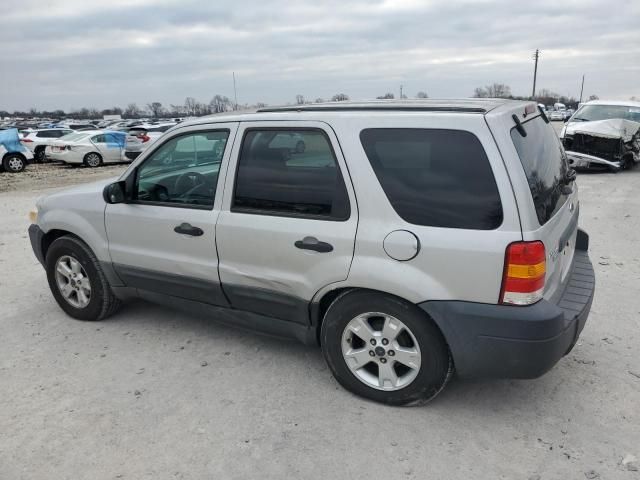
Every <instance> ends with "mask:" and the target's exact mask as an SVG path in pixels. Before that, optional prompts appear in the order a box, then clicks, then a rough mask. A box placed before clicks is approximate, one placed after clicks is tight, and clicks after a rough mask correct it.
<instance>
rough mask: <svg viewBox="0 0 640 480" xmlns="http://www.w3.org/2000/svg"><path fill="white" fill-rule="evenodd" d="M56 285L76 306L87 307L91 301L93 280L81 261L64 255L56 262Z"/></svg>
mask: <svg viewBox="0 0 640 480" xmlns="http://www.w3.org/2000/svg"><path fill="white" fill-rule="evenodd" d="M56 285H57V287H58V290H59V291H60V294H61V295H62V297H63V298H64V299H65V300H66V301H67V303H69V305H71V306H72V307H75V308H85V307H86V306H87V305H89V302H90V301H91V282H90V281H89V277H88V275H87V272H86V271H85V269H84V268H83V267H82V265H81V264H80V262H79V261H78V260H76V259H75V258H73V257H70V256H69V255H64V256H62V257H60V258H59V259H58V261H57V262H56Z"/></svg>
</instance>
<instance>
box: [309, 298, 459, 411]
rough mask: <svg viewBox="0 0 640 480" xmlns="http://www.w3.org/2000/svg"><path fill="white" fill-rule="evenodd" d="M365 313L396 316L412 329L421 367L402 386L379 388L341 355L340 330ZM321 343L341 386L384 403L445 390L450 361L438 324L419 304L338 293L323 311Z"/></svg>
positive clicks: (411, 401) (409, 401)
mask: <svg viewBox="0 0 640 480" xmlns="http://www.w3.org/2000/svg"><path fill="white" fill-rule="evenodd" d="M366 312H379V313H384V314H387V315H391V316H393V317H395V318H396V319H398V320H400V321H401V322H402V323H404V324H405V325H406V326H407V327H408V328H409V329H410V330H411V333H412V334H413V336H414V337H415V339H416V340H417V343H418V346H419V349H420V358H421V366H420V369H419V370H418V373H417V375H416V376H415V378H414V380H413V381H411V383H409V384H408V385H406V386H405V387H403V388H400V389H398V390H394V391H384V390H378V389H376V388H373V387H371V386H369V385H367V384H366V383H365V382H364V381H362V380H360V379H359V378H358V377H356V375H355V374H354V373H352V371H351V370H350V368H349V367H348V366H347V363H346V361H345V359H344V357H343V354H342V339H343V332H344V330H345V328H346V327H347V325H348V323H349V322H350V321H351V320H352V319H354V318H355V317H358V316H360V315H362V314H364V313H366ZM320 342H321V345H322V352H323V354H324V357H325V360H326V361H327V364H328V365H329V368H330V369H331V371H332V372H333V375H334V376H335V378H336V380H338V382H339V383H340V384H341V385H342V386H343V387H344V388H346V389H347V390H349V391H350V392H352V393H355V394H356V395H359V396H361V397H365V398H368V399H370V400H374V401H376V402H381V403H385V404H387V405H396V406H411V405H421V404H424V403H426V402H428V401H429V400H432V399H433V398H435V397H436V395H438V394H439V393H440V392H441V391H442V390H443V389H444V387H445V385H446V384H447V382H448V381H449V379H450V378H451V376H452V374H453V360H452V358H451V354H450V352H449V348H448V346H447V344H446V341H445V339H444V337H443V336H442V333H441V332H440V330H439V329H438V328H437V326H436V325H435V324H434V323H433V321H432V320H431V319H430V318H429V317H428V316H427V315H426V314H425V313H424V312H423V311H422V310H420V309H419V308H418V307H416V306H415V305H412V304H410V303H408V302H405V301H404V300H402V299H400V298H397V297H394V296H391V295H385V294H382V293H378V292H372V291H370V290H355V291H351V292H346V293H345V294H342V295H340V296H338V298H336V300H334V302H333V303H332V304H331V306H330V307H329V308H328V310H327V313H326V314H325V317H324V320H323V323H322V327H321V331H320ZM389 358H390V359H391V357H389Z"/></svg>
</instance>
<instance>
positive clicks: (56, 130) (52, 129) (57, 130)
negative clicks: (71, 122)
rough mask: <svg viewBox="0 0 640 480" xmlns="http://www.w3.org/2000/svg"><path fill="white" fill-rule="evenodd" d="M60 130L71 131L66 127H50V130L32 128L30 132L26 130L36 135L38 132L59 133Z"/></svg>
mask: <svg viewBox="0 0 640 480" xmlns="http://www.w3.org/2000/svg"><path fill="white" fill-rule="evenodd" d="M60 130H72V129H71V128H68V127H50V128H34V129H32V130H28V132H29V133H38V132H51V131H54V132H59V131H60Z"/></svg>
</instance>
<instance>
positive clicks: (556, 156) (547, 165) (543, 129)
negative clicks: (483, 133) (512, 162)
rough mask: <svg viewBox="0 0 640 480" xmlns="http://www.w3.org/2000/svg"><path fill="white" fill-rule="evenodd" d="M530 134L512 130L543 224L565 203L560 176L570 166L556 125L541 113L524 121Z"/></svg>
mask: <svg viewBox="0 0 640 480" xmlns="http://www.w3.org/2000/svg"><path fill="white" fill-rule="evenodd" d="M522 126H523V127H524V129H525V131H526V132H527V136H526V137H523V136H522V135H521V134H520V133H519V132H518V130H516V128H513V129H511V140H512V141H513V144H514V145H515V147H516V150H517V151H518V156H519V157H520V162H522V167H523V168H524V173H525V175H526V176H527V182H528V183H529V189H530V190H531V197H532V199H533V204H534V206H535V208H536V215H537V217H538V222H539V223H540V225H544V224H545V223H547V221H548V220H549V219H550V218H551V217H553V215H554V214H555V213H556V212H557V211H558V209H560V207H561V206H562V205H563V204H564V202H565V201H566V199H567V197H566V195H563V194H562V184H561V179H562V178H564V177H565V175H566V173H567V169H568V165H567V162H566V159H565V154H564V150H563V148H562V145H561V144H560V140H558V136H557V135H556V133H555V132H554V130H553V127H552V126H551V125H549V124H547V123H546V122H545V121H544V120H542V117H540V116H538V117H535V118H533V119H531V120H528V121H526V122H524V123H523V124H522Z"/></svg>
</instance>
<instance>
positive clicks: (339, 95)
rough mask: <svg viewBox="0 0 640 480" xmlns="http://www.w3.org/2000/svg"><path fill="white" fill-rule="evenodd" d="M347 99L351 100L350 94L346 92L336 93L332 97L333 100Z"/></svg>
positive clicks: (341, 100) (344, 100) (342, 100)
mask: <svg viewBox="0 0 640 480" xmlns="http://www.w3.org/2000/svg"><path fill="white" fill-rule="evenodd" d="M347 100H349V95H347V94H346V93H336V94H335V95H334V96H333V97H331V101H332V102H346V101H347Z"/></svg>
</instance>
